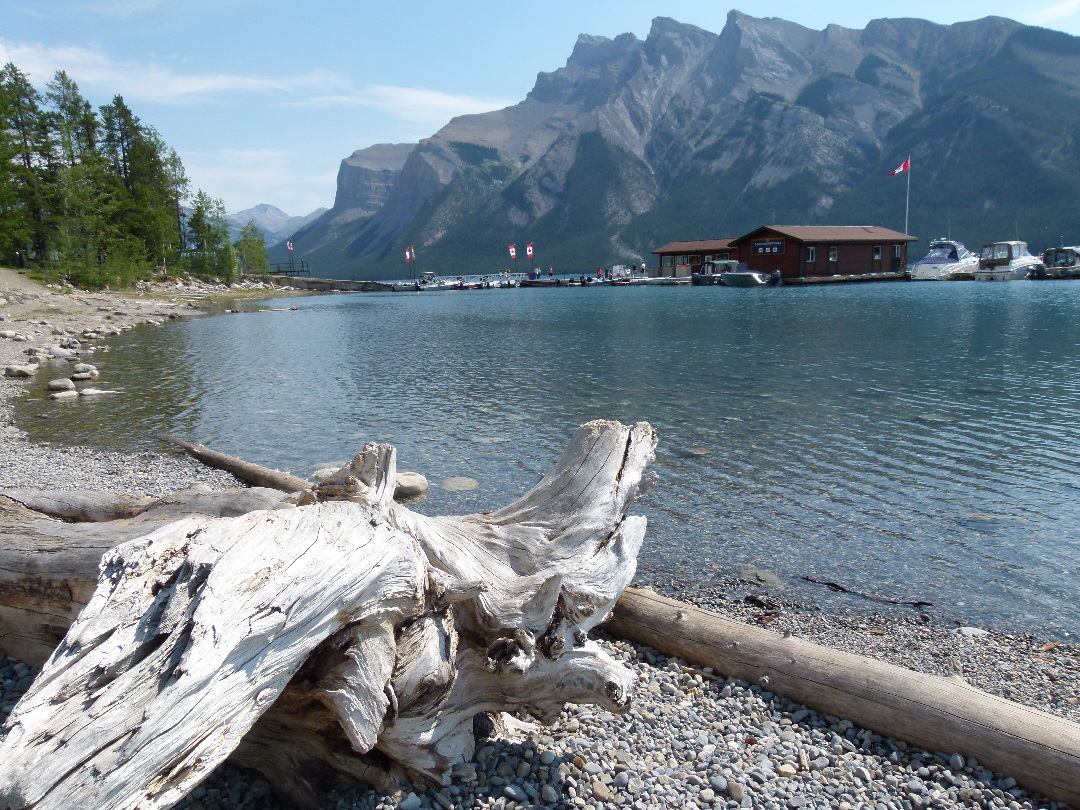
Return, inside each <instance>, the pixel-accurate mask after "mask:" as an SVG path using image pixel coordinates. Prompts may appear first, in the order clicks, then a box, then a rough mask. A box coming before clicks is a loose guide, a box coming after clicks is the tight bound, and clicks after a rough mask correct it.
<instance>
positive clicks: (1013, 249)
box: [975, 241, 1046, 281]
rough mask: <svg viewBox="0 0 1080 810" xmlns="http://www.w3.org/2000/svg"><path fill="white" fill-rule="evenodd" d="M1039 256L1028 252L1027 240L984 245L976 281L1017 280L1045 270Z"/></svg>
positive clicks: (976, 272)
mask: <svg viewBox="0 0 1080 810" xmlns="http://www.w3.org/2000/svg"><path fill="white" fill-rule="evenodd" d="M1045 270H1046V268H1045V267H1044V266H1043V263H1042V261H1041V260H1040V259H1039V257H1037V256H1032V255H1031V254H1030V253H1028V249H1027V242H1016V241H1012V242H993V243H991V244H989V245H985V246H983V249H982V253H981V254H980V256H979V267H978V269H977V270H976V271H975V280H976V281H1017V280H1018V279H1023V278H1027V277H1028V276H1029V275H1035V274H1037V273H1039V272H1045Z"/></svg>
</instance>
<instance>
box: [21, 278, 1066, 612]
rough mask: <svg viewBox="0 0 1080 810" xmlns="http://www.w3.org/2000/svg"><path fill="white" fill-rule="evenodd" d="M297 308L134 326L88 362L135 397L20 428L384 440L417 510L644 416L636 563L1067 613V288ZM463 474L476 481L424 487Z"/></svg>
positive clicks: (477, 495)
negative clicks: (394, 451) (604, 423)
mask: <svg viewBox="0 0 1080 810" xmlns="http://www.w3.org/2000/svg"><path fill="white" fill-rule="evenodd" d="M292 303H295V304H296V306H297V310H296V311H288V312H270V311H263V312H257V311H246V312H242V313H240V314H234V315H223V316H220V317H213V318H203V319H197V320H194V321H189V322H184V323H175V324H170V325H168V326H167V327H164V328H160V329H152V328H144V329H138V330H135V331H134V332H131V333H127V334H125V335H124V336H122V337H120V338H116V339H114V340H113V342H112V344H111V345H112V347H113V349H112V351H111V352H109V353H105V354H98V355H95V359H94V360H93V362H95V363H96V364H97V365H98V367H99V368H100V369H101V372H102V377H101V379H100V380H99V381H97V383H96V384H97V385H98V387H101V388H117V389H122V390H123V391H124V393H122V394H119V395H115V396H111V397H102V398H98V399H80V400H77V401H75V402H61V403H57V402H51V401H47V400H45V399H44V396H43V392H42V391H41V389H40V388H34V389H31V390H30V392H29V394H28V396H27V397H26V398H25V399H24V400H23V401H22V402H21V403H20V405H19V420H20V425H21V426H22V427H23V428H24V429H26V430H28V431H29V432H30V433H31V435H32V436H33V437H34V438H37V439H41V440H51V441H60V442H64V443H70V444H89V445H93V446H98V447H103V448H107V449H118V450H126V451H136V450H146V449H154V450H160V449H162V445H161V444H160V443H159V441H158V439H157V437H159V436H161V435H165V434H172V435H176V436H179V437H181V438H184V439H187V440H189V441H192V442H197V443H202V444H205V445H207V446H209V447H211V448H214V449H217V450H221V451H224V452H227V453H232V454H235V455H238V456H241V457H243V458H245V459H247V460H250V461H254V462H257V463H260V464H264V465H267V466H271V467H277V468H279V469H287V470H290V471H292V472H294V473H296V474H299V475H302V476H307V475H309V474H310V473H311V472H312V471H313V470H315V469H316V468H319V467H323V466H327V465H328V464H331V463H340V462H343V461H345V460H346V459H348V458H349V457H351V456H352V455H353V454H355V453H356V452H358V451H359V449H360V448H361V447H362V446H363V444H364V443H365V442H366V441H370V440H377V441H386V442H390V443H392V444H394V445H396V446H397V448H398V452H399V466H400V467H401V468H403V469H410V470H416V471H418V472H422V473H423V474H425V475H426V476H427V477H428V478H429V479H430V480H431V481H432V482H433V484H435V486H433V488H432V492H431V494H430V496H429V497H428V498H427V500H426V501H424V502H423V503H421V504H420V505H419V506H418V507H416V508H417V509H418V510H419V511H422V512H426V513H429V514H450V513H464V512H472V511H479V510H482V509H488V508H494V507H497V506H501V505H503V504H504V503H506V502H508V501H509V500H512V499H513V498H515V497H517V496H519V495H521V494H522V493H524V492H525V491H527V490H528V489H529V488H530V487H531V486H532V485H533V484H535V483H536V481H537V480H539V478H540V477H541V476H542V475H543V474H544V472H545V471H546V470H547V469H548V467H549V466H550V465H551V464H552V463H553V462H554V460H555V459H556V458H557V457H558V456H559V454H560V453H561V452H562V449H563V447H564V446H565V444H566V442H567V440H568V439H569V438H570V436H571V435H572V434H573V432H574V430H575V429H576V427H577V426H578V425H579V424H580V423H582V422H584V421H587V420H589V419H595V418H608V419H618V420H621V421H624V422H626V421H636V420H647V421H649V422H651V423H652V424H653V425H654V426H655V428H656V429H657V431H658V433H659V437H660V445H659V448H658V452H657V460H656V464H655V469H656V471H657V472H658V473H659V475H660V481H659V483H658V485H657V487H656V488H655V489H654V490H653V491H652V492H651V493H649V494H648V495H647V496H646V498H645V499H643V501H642V502H641V503H640V504H639V505H638V506H637V507H635V509H636V510H638V511H640V512H641V513H643V514H646V515H647V516H648V519H649V532H648V534H647V536H646V541H645V547H644V549H643V551H642V555H641V559H640V564H639V581H641V582H659V583H667V582H674V581H677V582H680V583H683V584H684V585H687V586H689V587H698V586H708V585H709V584H711V583H715V582H717V581H718V580H729V579H731V578H732V577H733V576H734V575H735V572H736V571H737V569H738V568H739V567H741V566H744V565H755V566H758V567H760V568H764V569H767V570H769V571H772V572H774V573H776V574H777V575H778V576H779V577H780V578H781V579H782V580H783V581H784V582H785V585H786V588H787V593H788V594H790V595H792V596H795V597H797V598H803V599H806V600H809V601H812V602H816V603H819V604H822V605H823V606H825V607H829V606H832V605H836V606H844V607H851V608H856V609H881V605H879V604H877V603H871V602H867V601H866V600H862V599H860V598H859V597H856V596H853V595H844V594H834V593H833V592H832V591H830V590H829V589H828V588H826V587H824V586H822V585H817V584H812V583H809V582H807V581H806V580H804V579H803V577H806V576H810V577H813V578H815V579H819V580H822V581H830V582H835V583H839V584H841V585H843V586H844V587H846V588H849V589H852V590H856V591H862V592H865V593H869V594H874V595H879V596H882V597H888V598H891V599H897V600H911V601H928V602H933V603H935V605H936V607H934V608H930V610H933V611H937V612H939V613H940V614H942V615H945V616H949V617H955V618H957V619H958V620H960V621H964V622H970V623H978V624H982V625H987V626H998V627H1003V628H1006V629H1017V628H1031V629H1045V630H1049V631H1050V632H1057V633H1062V632H1069V633H1076V632H1078V631H1080V576H1078V569H1080V533H1078V531H1077V530H1078V527H1080V506H1078V503H1080V500H1078V496H1080V461H1078V459H1080V419H1078V413H1077V405H1078V388H1080V351H1078V347H1080V283H1071V282H1013V283H1008V284H977V283H974V282H957V283H923V284H917V283H910V284H905V283H879V284H862V285H843V286H840V285H836V286H822V287H817V288H782V287H781V288H776V289H731V288H725V287H695V288H672V287H651V288H632V287H631V288H591V289H590V288H585V289H578V288H558V289H539V290H538V289H519V290H484V291H474V292H456V293H426V294H424V293H421V294H416V293H411V294H408V293H401V294H355V295H335V296H320V297H307V298H299V299H295V300H292V301H288V302H286V303H283V302H282V301H281V300H280V299H278V300H276V301H274V302H272V303H270V304H268V305H265V306H271V307H282V306H289V305H291V304H292ZM244 306H246V307H249V308H250V309H251V310H255V309H256V308H257V306H258V305H251V304H245V305H244ZM43 384H44V381H39V382H38V385H43ZM39 414H46V415H49V416H50V417H51V418H48V419H42V418H37V417H38V415H39ZM451 476H468V477H472V478H475V479H477V480H478V481H479V482H480V487H479V488H478V489H476V490H473V491H468V492H447V491H445V490H442V489H440V488H439V487H438V486H437V484H438V482H439V481H441V480H444V479H446V478H449V477H451ZM904 610H908V611H910V610H913V608H904Z"/></svg>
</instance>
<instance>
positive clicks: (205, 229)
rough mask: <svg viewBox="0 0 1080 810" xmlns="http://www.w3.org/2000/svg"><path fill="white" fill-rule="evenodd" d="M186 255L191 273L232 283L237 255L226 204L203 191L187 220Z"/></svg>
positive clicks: (195, 201)
mask: <svg viewBox="0 0 1080 810" xmlns="http://www.w3.org/2000/svg"><path fill="white" fill-rule="evenodd" d="M187 225H188V228H187V237H186V241H187V247H188V249H187V250H186V251H185V252H184V254H183V255H184V256H185V258H186V261H187V264H188V266H189V267H190V269H191V270H192V272H195V273H198V274H200V275H206V276H216V277H217V278H220V279H221V280H222V281H225V282H230V281H232V280H233V278H234V277H235V274H236V254H235V253H234V252H233V246H232V243H231V242H230V241H229V226H228V223H226V221H225V205H224V204H223V203H222V202H221V200H218V199H214V198H212V197H211V196H210V195H209V194H207V193H206V192H205V191H203V190H202V189H199V191H198V192H196V194H195V197H194V199H193V200H192V204H191V215H190V216H189V217H188V223H187Z"/></svg>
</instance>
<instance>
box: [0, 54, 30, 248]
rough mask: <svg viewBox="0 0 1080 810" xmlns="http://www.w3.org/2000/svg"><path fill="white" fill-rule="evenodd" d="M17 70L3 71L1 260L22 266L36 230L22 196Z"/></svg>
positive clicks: (0, 112) (0, 84)
mask: <svg viewBox="0 0 1080 810" xmlns="http://www.w3.org/2000/svg"><path fill="white" fill-rule="evenodd" d="M13 70H14V66H13V65H10V64H9V65H7V66H6V67H4V69H3V70H2V71H0V261H4V262H12V263H13V264H15V265H17V266H22V265H23V264H24V263H25V260H26V247H27V245H29V244H30V241H31V239H32V235H33V230H32V228H31V226H30V216H29V211H28V209H27V207H26V204H25V199H24V198H23V196H22V195H21V194H20V193H19V191H20V188H21V179H22V178H21V176H20V171H19V165H18V159H19V149H18V141H17V137H16V128H15V126H14V123H13V117H14V115H15V109H14V103H13V100H12V98H11V92H10V85H9V82H8V76H9V75H10V72H11V71H13Z"/></svg>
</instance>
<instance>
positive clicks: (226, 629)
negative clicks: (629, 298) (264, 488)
mask: <svg viewBox="0 0 1080 810" xmlns="http://www.w3.org/2000/svg"><path fill="white" fill-rule="evenodd" d="M655 443H656V437H655V433H654V432H653V430H652V428H651V427H649V426H648V425H647V424H644V423H639V424H637V425H634V426H631V427H628V426H624V425H621V424H618V423H614V422H593V423H589V424H587V425H584V426H582V428H581V429H579V431H578V432H577V434H576V435H575V437H574V439H573V440H572V442H571V444H570V446H569V447H568V449H567V451H566V453H565V454H564V455H563V457H562V458H561V459H560V461H559V463H558V464H557V465H556V467H555V469H554V470H553V471H552V473H551V474H549V475H548V476H547V477H545V478H544V480H543V481H541V482H540V484H538V485H537V487H536V488H534V489H533V490H532V491H531V492H530V493H528V494H527V495H526V496H525V497H523V498H522V499H521V500H519V501H518V502H517V503H515V504H512V505H511V506H509V507H506V508H505V509H503V510H499V511H498V512H493V513H486V514H483V515H469V516H464V517H456V518H428V517H424V516H421V515H418V514H416V513H413V512H411V511H410V510H409V509H407V508H406V507H404V506H402V505H401V504H398V503H395V502H394V500H393V494H394V488H395V484H396V460H395V453H394V450H393V448H392V447H389V446H387V445H376V444H369V445H368V446H367V447H365V449H364V452H363V453H361V454H359V455H358V456H357V457H356V458H355V459H353V461H352V462H350V463H349V464H348V465H346V466H345V467H343V468H342V469H341V470H339V471H338V472H337V473H335V474H334V475H332V476H330V478H328V479H326V480H325V481H323V482H322V483H321V484H319V486H318V487H316V488H315V489H314V490H312V491H310V492H304V493H303V494H301V495H300V496H299V498H297V497H295V496H282V495H281V493H275V494H270V495H267V494H265V493H264V494H263V495H262V500H261V502H260V501H258V499H256V500H250V499H247V500H245V498H244V497H242V496H239V495H238V496H237V498H238V500H233V499H232V498H231V497H229V496H227V495H226V496H224V497H223V498H222V499H220V500H217V501H214V500H213V499H212V498H209V501H211V502H212V503H210V504H209V505H207V503H202V501H204V500H207V498H202V497H199V496H193V495H190V494H188V495H182V494H180V493H176V494H175V495H174V496H170V498H166V499H163V500H162V501H161V502H155V503H153V504H149V505H145V504H134V505H132V504H127V505H125V504H124V503H120V502H117V503H114V504H110V503H108V502H107V499H90V500H91V501H92V504H93V512H94V514H95V515H97V516H101V517H108V516H109V515H111V514H113V513H114V512H115V511H116V510H117V509H127V510H128V511H127V512H125V513H124V514H125V516H124V517H122V518H121V519H119V520H103V521H100V522H82V523H67V522H63V521H61V520H60V519H59V518H57V517H55V515H58V514H63V515H68V516H70V515H72V514H74V512H73V509H74V507H75V506H78V505H79V503H82V501H79V503H75V502H74V500H72V501H71V502H66V501H65V499H64V498H62V497H58V496H56V495H55V494H52V495H50V496H48V497H47V498H46V497H43V498H38V499H36V500H35V499H34V498H33V497H32V496H31V495H29V494H27V493H19V494H18V495H17V497H18V498H19V500H15V499H13V498H9V499H8V503H7V509H8V511H9V517H10V518H11V521H8V522H14V523H18V524H19V525H21V527H22V528H21V530H20V531H21V532H22V535H21V536H22V545H21V548H22V549H23V556H22V557H21V558H9V559H16V561H17V562H18V563H19V565H17V566H12V569H13V570H14V569H16V568H17V569H18V571H17V572H16V573H13V574H12V578H11V580H10V582H11V583H12V584H11V585H10V586H9V590H10V591H12V592H13V591H15V590H17V589H18V587H20V586H26V583H27V576H28V574H29V573H30V569H31V567H32V565H33V564H35V563H40V562H41V561H42V558H41V553H42V552H41V546H40V545H35V544H40V542H41V541H42V537H44V536H45V535H47V534H48V533H49V532H50V531H52V530H54V529H56V528H57V527H61V526H63V527H66V528H65V529H64V530H63V531H61V532H59V534H60V535H61V536H62V537H61V538H60V539H58V541H57V547H58V548H63V547H65V545H67V544H69V543H70V541H71V539H72V537H75V538H76V539H77V548H78V555H79V556H78V558H77V559H76V560H73V561H72V563H71V567H73V568H74V567H80V566H81V567H85V566H86V564H87V563H88V561H89V559H90V558H91V557H92V556H93V554H94V552H95V551H96V550H97V549H98V548H99V547H100V548H103V549H106V550H105V553H104V556H102V557H101V560H100V570H99V572H98V574H97V577H96V587H94V589H93V591H92V593H91V594H90V595H89V598H88V601H87V602H86V605H85V607H84V608H83V609H82V610H81V612H80V613H79V615H78V617H77V618H76V619H75V620H74V623H72V624H71V626H70V628H69V629H68V630H67V632H66V635H65V636H64V638H63V640H62V641H61V642H60V644H59V646H58V647H57V648H56V649H55V650H54V651H53V652H52V654H51V655H50V657H49V659H48V660H47V661H46V663H45V665H44V668H43V670H42V673H41V674H40V675H39V676H38V677H37V679H36V680H35V682H34V684H33V686H32V687H31V689H30V691H28V692H27V694H26V695H25V696H24V697H23V699H22V700H21V701H20V702H19V704H18V705H17V706H16V708H15V710H14V712H13V713H12V715H11V717H10V718H9V721H8V727H9V731H8V735H7V738H6V739H5V740H4V742H3V744H2V746H0V807H2V808H20V809H21V808H30V807H33V808H35V809H36V810H60V808H69V807H73V806H94V807H95V808H101V810H121V809H124V810H128V809H130V810H134V808H136V807H138V808H143V809H144V810H145V809H146V808H158V807H168V806H171V805H172V804H173V803H175V802H176V801H178V800H179V799H180V798H182V797H183V796H184V795H186V794H187V793H188V792H189V791H190V790H191V789H192V788H194V787H195V785H197V784H198V783H199V782H200V781H201V780H202V779H203V778H205V777H206V776H207V775H209V773H210V772H211V771H212V770H213V769H214V768H215V767H216V766H217V765H218V764H219V763H220V762H222V761H223V760H224V759H225V758H227V757H229V756H230V755H232V754H234V752H235V757H236V759H235V761H236V762H237V763H238V764H241V765H243V766H246V767H252V768H255V769H257V770H260V771H261V772H262V773H263V775H264V776H265V777H266V778H267V779H268V781H269V782H270V783H271V785H272V786H274V788H275V790H276V791H277V792H278V794H279V795H280V796H282V797H283V798H285V799H287V800H289V801H291V802H292V803H294V804H296V805H297V806H314V805H315V804H316V802H317V801H318V796H319V793H320V791H321V790H322V789H323V788H324V787H325V786H326V784H327V783H328V782H329V781H332V780H333V779H337V778H348V779H358V780H363V781H366V782H370V783H372V784H377V785H380V786H382V787H387V786H390V785H393V784H395V783H397V782H398V781H400V780H402V779H411V780H413V781H414V782H420V783H425V782H439V781H443V780H445V779H446V778H447V775H448V772H449V769H450V767H451V766H452V765H453V764H454V763H456V762H461V761H464V760H467V759H468V758H470V757H471V756H472V752H473V746H474V736H473V720H474V717H476V716H477V715H478V714H483V713H499V712H506V711H524V712H526V713H528V714H530V715H532V716H533V717H534V718H535V719H536V720H539V721H545V722H550V721H552V720H553V719H554V718H555V717H556V716H557V715H558V713H559V711H560V710H561V709H562V707H563V705H564V704H565V703H566V702H567V701H572V702H575V703H598V704H600V705H602V706H604V707H606V708H608V709H611V710H615V711H618V710H622V709H625V708H626V706H627V705H628V704H629V702H630V697H631V692H632V687H633V684H634V678H633V675H632V673H630V672H629V671H628V670H627V669H626V668H625V667H623V666H622V665H620V664H619V663H618V662H616V661H615V660H614V659H612V658H611V657H610V656H608V655H607V654H606V653H605V652H604V651H603V650H602V649H601V648H600V647H599V646H598V645H597V644H596V643H595V642H593V641H591V640H589V638H588V631H589V629H591V628H592V627H594V626H595V625H596V624H597V623H599V622H600V621H602V620H603V619H604V618H605V616H606V615H607V613H608V612H609V611H610V609H611V607H612V606H613V605H614V604H615V602H616V601H617V600H618V598H619V595H620V594H621V592H622V590H623V589H624V588H625V587H626V586H627V585H628V584H629V582H630V580H631V578H632V577H633V572H634V569H635V566H636V557H637V552H638V549H639V548H640V545H641V542H642V539H643V537H644V532H645V521H644V519H643V518H634V517H626V515H625V509H626V508H627V507H628V506H629V504H630V503H631V502H632V501H633V499H634V498H635V497H637V495H638V494H640V492H642V491H643V490H644V488H645V487H646V486H648V484H649V482H650V480H651V479H650V478H649V477H648V476H646V475H645V468H646V465H647V464H648V463H649V461H651V459H652V457H653V450H654V448H655ZM13 494H14V493H13ZM203 495H205V493H203ZM219 495H220V494H219ZM31 504H32V505H36V506H37V508H39V509H41V510H43V511H42V512H40V513H37V515H38V517H37V518H33V517H32V514H31V513H33V511H34V510H32V509H31V508H30V505H31ZM84 505H85V504H84ZM249 507H255V508H254V509H253V510H252V509H251V508H249ZM267 507H270V508H267ZM200 508H201V510H202V511H200ZM208 511H209V512H216V513H217V514H207V512H208ZM84 512H85V510H84ZM129 513H134V514H133V516H129ZM223 513H226V514H231V515H235V516H230V517H222V516H220V515H221V514H223ZM79 516H85V515H84V513H83V512H80V513H79ZM76 528H78V530H79V531H78V532H74V533H73V532H72V530H73V529H76ZM121 528H123V529H124V531H123V532H119V533H117V532H116V531H115V530H116V529H121ZM148 530H149V531H148ZM125 532H126V533H128V534H125ZM136 533H137V534H136ZM130 534H134V535H135V536H134V537H133V538H130ZM116 537H120V538H121V539H123V540H124V542H122V543H120V544H119V545H114V546H113V545H110V543H109V540H111V539H113V538H116ZM64 538H66V539H64ZM95 538H96V540H95ZM129 538H130V539H129ZM95 542H97V543H98V544H99V546H95V545H94V543H95ZM0 562H2V559H0ZM45 567H46V568H48V566H45ZM50 576H52V575H50ZM83 577H84V580H85V573H84V574H83ZM75 578H76V575H75V574H74V573H73V574H72V577H70V578H69V579H70V580H73V579H75ZM50 582H53V583H54V585H55V583H56V582H57V580H56V579H55V577H54V578H53V579H51V580H50ZM80 587H82V585H80ZM30 590H33V588H32V587H31V588H30ZM69 590H71V591H72V593H71V594H70V597H69V599H68V603H67V605H68V608H69V609H70V608H71V606H74V605H75V604H77V601H78V598H79V596H78V595H76V594H75V592H74V589H70V588H69ZM4 598H5V597H4V594H3V593H0V601H3V600H4ZM59 601H62V600H57V599H56V598H55V597H54V598H53V601H52V604H56V603H58V602H59ZM55 615H56V623H57V624H59V623H60V622H61V621H62V619H63V618H64V616H63V615H61V614H59V613H58V614H55ZM0 637H3V636H2V635H0Z"/></svg>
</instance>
